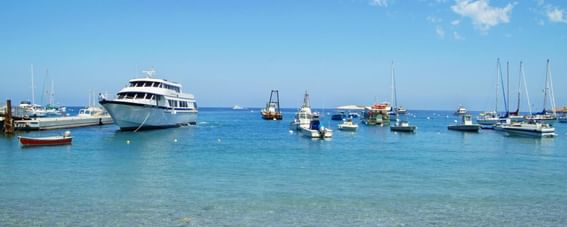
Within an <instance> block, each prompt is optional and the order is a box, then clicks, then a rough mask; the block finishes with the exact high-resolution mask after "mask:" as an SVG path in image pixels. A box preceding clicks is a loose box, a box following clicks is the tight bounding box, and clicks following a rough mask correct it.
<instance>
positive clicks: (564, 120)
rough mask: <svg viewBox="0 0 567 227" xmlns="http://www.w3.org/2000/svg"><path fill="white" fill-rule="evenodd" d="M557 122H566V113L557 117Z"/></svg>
mask: <svg viewBox="0 0 567 227" xmlns="http://www.w3.org/2000/svg"><path fill="white" fill-rule="evenodd" d="M559 123H567V115H563V116H561V117H559Z"/></svg>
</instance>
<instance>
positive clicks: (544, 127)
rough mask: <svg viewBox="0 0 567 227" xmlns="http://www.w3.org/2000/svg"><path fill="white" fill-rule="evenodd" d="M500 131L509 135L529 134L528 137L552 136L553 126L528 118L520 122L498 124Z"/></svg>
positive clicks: (553, 133)
mask: <svg viewBox="0 0 567 227" xmlns="http://www.w3.org/2000/svg"><path fill="white" fill-rule="evenodd" d="M499 127H500V128H501V130H502V131H504V132H506V133H508V134H509V135H519V136H530V137H554V136H555V128H554V127H552V126H551V125H549V124H544V123H539V122H536V121H534V120H528V121H525V122H520V123H510V124H502V125H500V126H499Z"/></svg>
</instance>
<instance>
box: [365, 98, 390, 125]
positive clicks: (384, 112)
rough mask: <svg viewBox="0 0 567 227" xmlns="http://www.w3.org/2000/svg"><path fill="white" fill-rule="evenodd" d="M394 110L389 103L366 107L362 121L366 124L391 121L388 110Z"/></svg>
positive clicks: (379, 123)
mask: <svg viewBox="0 0 567 227" xmlns="http://www.w3.org/2000/svg"><path fill="white" fill-rule="evenodd" d="M390 110H392V107H391V106H390V104H389V103H387V102H385V103H382V104H374V105H372V106H368V107H366V108H365V109H364V112H363V119H362V122H363V123H364V124H366V125H382V124H384V123H388V122H390V115H388V112H390Z"/></svg>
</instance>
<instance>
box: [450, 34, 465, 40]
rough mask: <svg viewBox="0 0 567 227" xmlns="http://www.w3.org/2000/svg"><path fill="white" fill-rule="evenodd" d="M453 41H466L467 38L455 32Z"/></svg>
mask: <svg viewBox="0 0 567 227" xmlns="http://www.w3.org/2000/svg"><path fill="white" fill-rule="evenodd" d="M453 39H455V40H464V39H465V38H464V37H463V36H461V34H459V33H458V32H453Z"/></svg>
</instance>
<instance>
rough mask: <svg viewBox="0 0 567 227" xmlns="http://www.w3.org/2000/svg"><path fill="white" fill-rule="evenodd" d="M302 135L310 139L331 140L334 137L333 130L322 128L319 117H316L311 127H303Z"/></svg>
mask: <svg viewBox="0 0 567 227" xmlns="http://www.w3.org/2000/svg"><path fill="white" fill-rule="evenodd" d="M301 133H302V134H303V135H304V136H306V137H309V138H320V139H324V138H331V137H333V130H331V129H328V128H325V127H323V126H321V122H320V121H319V116H317V115H314V116H313V119H312V120H311V123H310V124H309V127H303V126H302V127H301Z"/></svg>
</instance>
